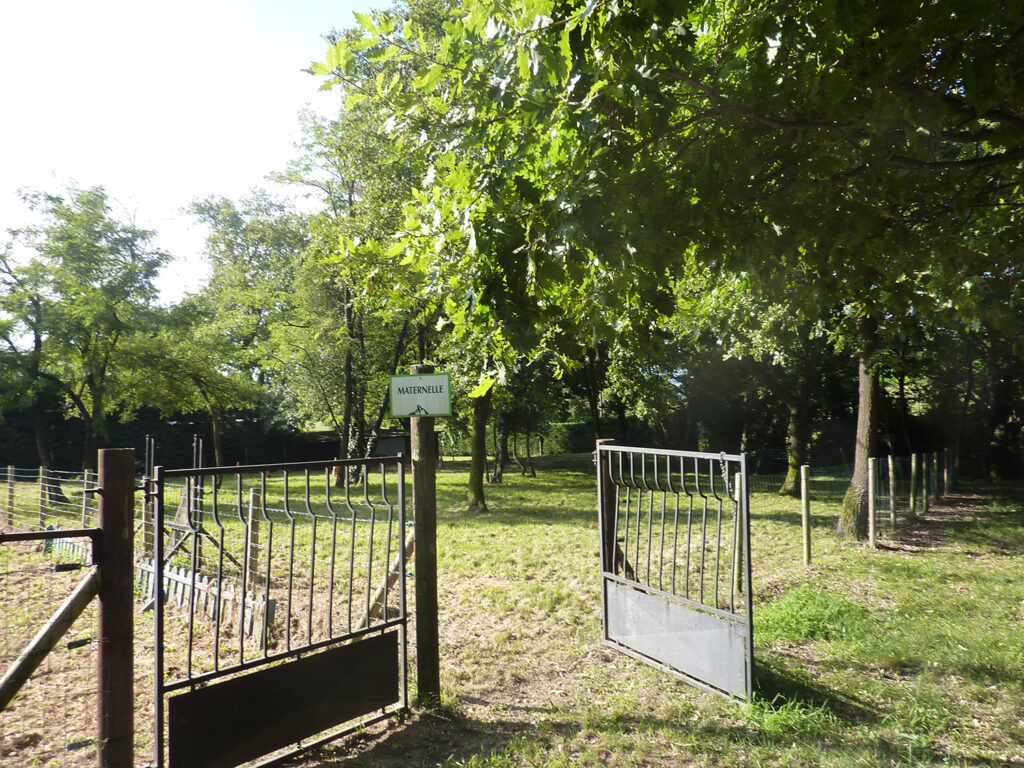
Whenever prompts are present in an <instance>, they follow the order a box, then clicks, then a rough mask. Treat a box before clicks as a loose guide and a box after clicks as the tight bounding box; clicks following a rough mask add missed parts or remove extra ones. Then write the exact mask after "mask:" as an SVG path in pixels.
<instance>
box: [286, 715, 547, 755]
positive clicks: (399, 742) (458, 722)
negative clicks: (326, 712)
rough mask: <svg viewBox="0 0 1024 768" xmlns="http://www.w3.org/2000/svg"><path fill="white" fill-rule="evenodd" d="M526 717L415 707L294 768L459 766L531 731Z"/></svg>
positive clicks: (350, 737) (347, 739) (331, 745)
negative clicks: (486, 716)
mask: <svg viewBox="0 0 1024 768" xmlns="http://www.w3.org/2000/svg"><path fill="white" fill-rule="evenodd" d="M536 730H537V729H536V726H534V725H532V724H530V723H529V722H523V721H515V720H511V719H509V720H501V719H494V720H486V721H483V720H476V719H473V718H470V717H465V716H463V715H461V714H458V713H453V712H451V711H447V710H425V711H416V712H413V713H412V714H410V715H409V717H408V718H407V719H405V720H404V721H401V722H397V723H395V722H391V723H384V724H380V725H376V726H372V727H370V728H367V729H366V730H364V731H360V732H357V733H355V734H353V735H352V736H349V737H347V738H344V739H342V740H340V741H338V742H335V743H333V744H329V745H327V746H325V747H322V748H320V749H317V750H313V751H311V752H309V753H306V754H305V755H303V756H302V757H300V758H296V759H295V760H294V761H292V762H288V763H285V765H287V766H293V767H294V768H362V767H363V766H374V768H405V767H406V766H428V765H462V764H463V763H465V762H467V761H470V760H472V759H473V758H474V757H484V758H487V757H489V756H491V755H492V754H495V753H498V754H500V753H501V752H503V751H504V750H505V749H506V748H507V747H508V745H509V743H510V742H511V741H512V739H513V738H515V737H516V736H520V735H522V734H529V733H531V732H534V733H535V732H536Z"/></svg>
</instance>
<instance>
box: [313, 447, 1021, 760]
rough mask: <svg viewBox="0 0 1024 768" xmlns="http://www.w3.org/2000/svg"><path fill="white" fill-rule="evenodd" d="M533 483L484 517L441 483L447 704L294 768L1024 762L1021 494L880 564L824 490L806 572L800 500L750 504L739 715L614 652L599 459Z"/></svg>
mask: <svg viewBox="0 0 1024 768" xmlns="http://www.w3.org/2000/svg"><path fill="white" fill-rule="evenodd" d="M538 470H539V471H538V476H537V477H536V478H528V477H521V476H519V475H518V474H513V473H506V476H505V482H504V484H503V485H501V486H488V488H487V493H488V505H489V507H490V512H488V513H485V514H470V513H468V512H467V511H466V502H465V488H466V478H467V474H466V465H465V464H464V463H460V462H448V463H446V465H445V467H444V468H443V469H442V471H441V472H440V474H439V477H438V495H439V515H438V517H439V523H438V558H439V575H438V581H439V593H440V603H441V674H442V678H441V682H442V688H443V697H444V701H443V707H442V708H441V709H440V710H439V711H436V712H428V711H421V710H416V711H414V712H413V713H412V715H411V716H410V717H409V718H408V719H407V720H405V721H404V722H402V723H400V724H394V723H392V724H391V725H390V726H388V727H382V728H375V729H368V730H367V731H365V732H364V733H361V734H359V735H357V736H355V737H352V738H350V739H348V740H346V741H342V742H338V743H336V744H333V745H331V746H330V747H329V748H327V749H324V750H321V751H319V752H316V753H314V754H311V755H308V756H306V757H305V758H303V759H302V760H299V761H297V762H295V763H293V765H302V766H307V767H308V768H312V767H313V766H480V767H483V766H491V767H493V768H498V767H499V766H561V765H565V766H568V765H582V766H634V765H636V766H640V765H648V766H672V765H700V766H704V765H706V766H712V765H713V766H733V765H735V766H799V765H806V766H879V765H915V766H917V765H923V766H931V765H935V766H946V765H954V766H988V765H991V766H997V765H998V766H1024V580H1022V573H1024V572H1022V564H1024V554H1022V553H1024V499H1022V497H1021V496H1020V495H1019V494H1018V495H1016V496H1015V495H1014V494H1013V493H1011V492H1010V491H1001V490H998V489H994V490H992V489H989V490H987V491H986V492H985V493H981V492H968V491H960V492H958V493H957V494H955V495H953V494H951V495H950V496H948V497H946V498H944V499H940V500H939V502H938V503H937V504H934V503H933V506H932V508H931V510H930V512H929V514H928V516H927V517H925V518H923V519H919V520H917V521H914V522H910V521H907V520H906V519H905V517H903V516H901V517H900V521H899V525H898V527H897V530H896V531H895V533H892V532H889V531H887V530H886V529H885V528H883V531H882V537H881V540H880V542H879V548H878V549H876V550H870V549H868V548H867V547H866V546H863V545H851V544H840V543H838V542H836V540H835V539H834V537H833V536H832V530H833V527H834V524H835V515H836V510H837V495H838V494H834V493H833V494H821V495H820V497H819V498H816V499H815V502H814V506H813V510H812V512H813V515H814V531H813V539H814V561H813V564H812V566H811V567H810V569H806V568H804V566H803V564H802V560H801V539H800V523H799V506H798V502H796V501H793V500H790V499H780V498H779V497H777V496H775V495H774V494H772V493H771V492H769V491H762V492H758V493H754V494H753V496H752V499H751V510H752V524H753V528H752V547H751V548H752V553H753V560H752V563H753V572H754V586H755V591H754V599H755V603H754V606H755V607H754V617H755V630H754V638H755V644H756V665H757V666H756V673H755V675H756V683H757V689H758V696H757V698H756V700H755V702H754V704H753V706H751V707H750V708H749V709H748V710H744V709H743V708H741V707H739V706H737V705H735V704H732V703H729V702H727V701H724V700H722V699H719V698H717V697H715V696H712V695H709V694H705V693H701V692H698V691H696V690H694V689H692V688H689V687H687V686H686V685H684V684H682V683H680V682H678V681H676V680H674V679H673V678H671V677H668V676H666V675H665V674H663V673H661V672H659V671H657V670H655V669H652V668H650V667H648V666H646V665H644V664H642V663H640V662H637V661H635V660H633V659H631V658H628V657H626V656H624V655H622V654H620V653H618V652H616V651H615V650H613V649H611V648H609V647H607V646H605V645H603V644H602V643H601V640H600V595H599V563H598V554H597V523H596V510H595V504H596V502H595V498H596V491H595V482H594V472H593V466H592V464H591V462H590V457H589V456H574V457H545V458H544V459H542V460H541V461H540V462H538ZM754 487H755V488H757V486H754ZM411 591H412V590H411V585H410V592H411ZM412 669H413V670H415V666H414V665H413V667H412Z"/></svg>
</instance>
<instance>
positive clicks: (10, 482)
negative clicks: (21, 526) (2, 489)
mask: <svg viewBox="0 0 1024 768" xmlns="http://www.w3.org/2000/svg"><path fill="white" fill-rule="evenodd" d="M7 524H8V525H10V526H12V527H13V526H14V466H13V465H11V464H8V465H7Z"/></svg>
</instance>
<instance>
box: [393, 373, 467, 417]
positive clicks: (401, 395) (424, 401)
mask: <svg viewBox="0 0 1024 768" xmlns="http://www.w3.org/2000/svg"><path fill="white" fill-rule="evenodd" d="M451 391H452V388H451V379H450V378H449V376H448V374H447V373H430V374H423V375H420V376H392V377H391V415H392V416H393V417H394V418H396V419H397V418H406V417H408V416H451V415H452V394H451Z"/></svg>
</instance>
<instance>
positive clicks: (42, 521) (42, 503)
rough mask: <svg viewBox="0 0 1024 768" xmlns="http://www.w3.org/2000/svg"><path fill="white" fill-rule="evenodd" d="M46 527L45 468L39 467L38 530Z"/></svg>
mask: <svg viewBox="0 0 1024 768" xmlns="http://www.w3.org/2000/svg"><path fill="white" fill-rule="evenodd" d="M45 528H46V468H45V467H40V468H39V530H41V531H42V530H44V529H45Z"/></svg>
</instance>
